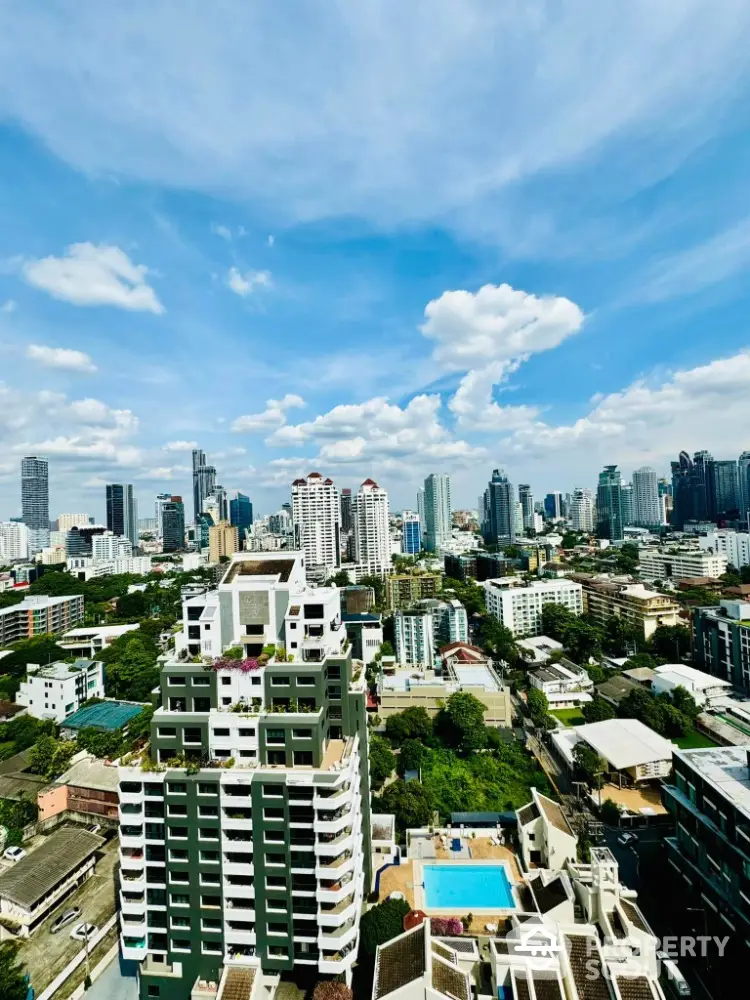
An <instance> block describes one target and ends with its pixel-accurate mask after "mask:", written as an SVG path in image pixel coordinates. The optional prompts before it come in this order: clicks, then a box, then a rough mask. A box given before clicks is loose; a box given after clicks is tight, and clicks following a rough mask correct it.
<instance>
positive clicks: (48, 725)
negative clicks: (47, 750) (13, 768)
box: [0, 715, 55, 760]
mask: <svg viewBox="0 0 750 1000" xmlns="http://www.w3.org/2000/svg"><path fill="white" fill-rule="evenodd" d="M54 732H55V724H54V722H52V721H51V720H49V719H35V718H34V717H33V716H31V715H21V716H19V717H18V718H15V719H12V720H11V721H10V722H3V723H0V747H2V751H0V760H6V759H7V758H8V757H12V756H13V754H16V753H20V752H21V751H22V750H28V748H29V747H30V746H33V745H34V744H35V743H36V741H37V740H38V739H39V737H40V736H43V735H45V734H48V735H52V734H53V733H54Z"/></svg>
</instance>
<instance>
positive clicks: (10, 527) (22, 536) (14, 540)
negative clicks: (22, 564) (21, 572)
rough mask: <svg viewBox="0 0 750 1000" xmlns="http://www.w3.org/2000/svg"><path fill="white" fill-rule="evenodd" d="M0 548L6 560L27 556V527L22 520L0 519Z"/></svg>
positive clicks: (10, 560) (11, 560)
mask: <svg viewBox="0 0 750 1000" xmlns="http://www.w3.org/2000/svg"><path fill="white" fill-rule="evenodd" d="M0 549H1V550H2V555H3V559H5V560H6V561H7V562H13V561H15V560H19V559H28V558H29V554H30V553H29V529H28V527H27V526H26V525H25V524H24V523H23V521H0Z"/></svg>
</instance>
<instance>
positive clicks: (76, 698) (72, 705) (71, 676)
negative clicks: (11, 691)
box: [16, 660, 104, 724]
mask: <svg viewBox="0 0 750 1000" xmlns="http://www.w3.org/2000/svg"><path fill="white" fill-rule="evenodd" d="M26 670H27V674H26V680H24V681H21V687H20V688H19V689H18V693H17V694H16V704H17V705H23V706H24V707H25V708H26V709H27V710H28V713H29V715H33V716H34V718H35V719H54V721H55V722H57V723H58V724H59V723H62V722H64V721H65V720H66V719H67V718H68V716H70V715H72V714H73V713H74V712H77V711H78V709H79V708H80V707H81V705H83V703H84V702H85V701H88V699H89V698H103V697H104V664H103V663H102V662H100V661H99V660H76V662H75V663H63V662H58V663H50V664H47V665H39V664H36V663H29V664H28V666H27V668H26Z"/></svg>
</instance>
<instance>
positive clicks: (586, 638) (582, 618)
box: [542, 604, 603, 664]
mask: <svg viewBox="0 0 750 1000" xmlns="http://www.w3.org/2000/svg"><path fill="white" fill-rule="evenodd" d="M542 632H543V634H544V635H548V636H549V637H550V638H551V639H557V641H558V642H561V643H562V644H563V645H564V646H565V648H566V649H567V650H568V652H569V653H570V655H571V657H572V659H574V660H575V661H576V663H584V664H585V663H588V661H589V659H590V658H591V657H598V656H600V655H601V644H602V638H603V635H602V630H601V628H600V627H599V626H598V625H597V624H596V623H595V622H593V621H591V620H590V619H589V618H588V617H587V616H586V615H574V614H573V612H572V611H569V610H568V609H567V608H565V607H563V605H561V604H545V606H544V607H543V608H542Z"/></svg>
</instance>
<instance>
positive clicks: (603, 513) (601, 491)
mask: <svg viewBox="0 0 750 1000" xmlns="http://www.w3.org/2000/svg"><path fill="white" fill-rule="evenodd" d="M596 518H597V524H596V533H597V535H598V536H599V538H609V539H610V540H611V541H618V540H619V539H621V538H623V537H624V536H623V530H622V529H623V523H622V480H621V477H620V473H619V470H618V468H617V466H616V465H605V466H604V471H603V472H600V473H599V487H598V489H597V491H596Z"/></svg>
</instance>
